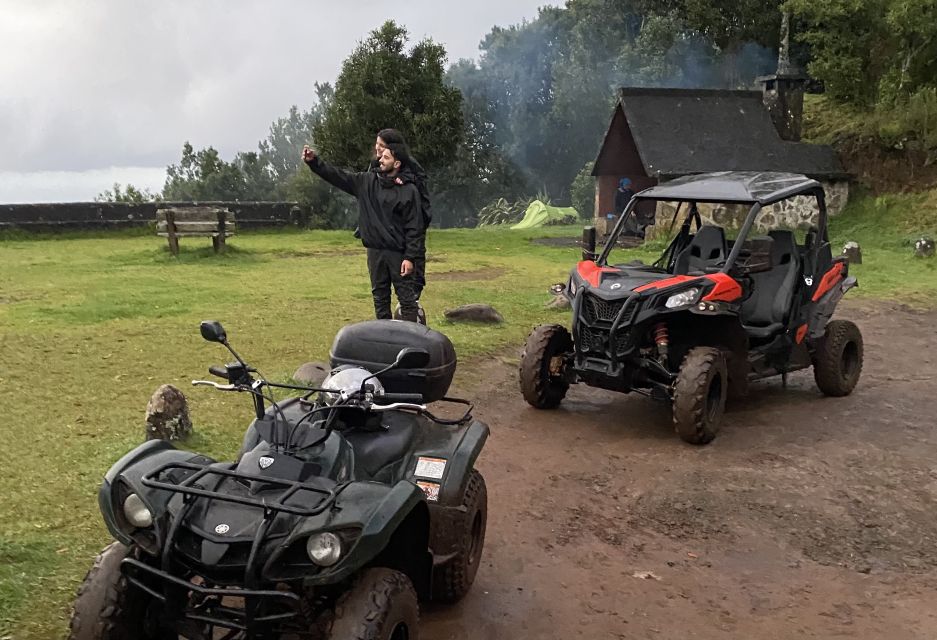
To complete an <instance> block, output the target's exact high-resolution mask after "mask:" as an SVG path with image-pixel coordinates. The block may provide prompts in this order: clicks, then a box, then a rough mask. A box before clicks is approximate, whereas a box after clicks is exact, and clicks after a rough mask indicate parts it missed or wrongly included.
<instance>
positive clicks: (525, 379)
mask: <svg viewBox="0 0 937 640" xmlns="http://www.w3.org/2000/svg"><path fill="white" fill-rule="evenodd" d="M572 349H573V338H572V336H570V335H569V331H567V330H566V327H564V326H562V325H558V324H542V325H540V326H538V327H537V328H536V329H534V330H533V331H531V332H530V335H529V336H527V344H525V345H524V353H523V354H521V366H520V384H521V393H522V394H523V395H524V400H526V401H527V403H528V404H530V405H531V406H532V407H536V408H537V409H555V408H556V407H558V406H559V404H560V402H562V401H563V398H564V397H565V396H566V391H567V390H569V380H567V379H566V357H567V354H568V353H569V352H570V351H572Z"/></svg>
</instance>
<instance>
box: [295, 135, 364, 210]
mask: <svg viewBox="0 0 937 640" xmlns="http://www.w3.org/2000/svg"><path fill="white" fill-rule="evenodd" d="M303 162H305V163H306V164H307V165H308V166H309V168H310V169H311V170H312V172H313V173H314V174H316V175H317V176H319V177H320V178H322V179H323V180H325V181H326V182H328V183H329V184H330V185H332V186H333V187H336V188H338V189H341V190H342V191H344V192H345V193H347V194H350V195H353V196H355V197H357V196H358V186H359V176H360V175H361V174H359V173H352V172H351V171H345V170H344V169H339V168H338V167H333V166H332V165H330V164H329V163H327V162H325V161H323V160H322V159H321V158H319V156H318V155H316V152H315V151H313V150H312V149H311V148H310V147H309V145H305V146H303Z"/></svg>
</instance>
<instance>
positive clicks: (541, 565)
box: [422, 303, 937, 640]
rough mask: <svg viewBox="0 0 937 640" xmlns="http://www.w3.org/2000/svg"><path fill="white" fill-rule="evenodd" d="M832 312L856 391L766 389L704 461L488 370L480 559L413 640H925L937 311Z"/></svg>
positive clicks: (663, 421) (936, 600)
mask: <svg viewBox="0 0 937 640" xmlns="http://www.w3.org/2000/svg"><path fill="white" fill-rule="evenodd" d="M839 316H840V317H847V318H851V319H854V320H855V321H856V322H857V323H858V324H859V325H860V328H861V329H862V331H863V333H864V337H865V345H866V358H865V367H864V372H863V377H862V380H861V381H860V383H859V386H858V388H857V389H856V391H855V393H854V394H853V395H852V396H850V397H847V398H842V399H833V398H824V397H822V396H821V395H820V393H819V392H818V391H817V389H816V387H815V385H814V382H813V376H812V372H803V373H798V374H794V375H792V376H791V379H790V381H789V386H788V389H786V390H784V389H782V388H781V383H780V380H777V381H769V382H766V383H760V384H758V385H756V387H755V389H754V390H753V393H752V394H751V396H750V397H749V399H747V400H745V401H742V402H739V403H735V404H733V405H731V406H730V407H729V410H728V414H727V416H726V419H725V422H724V425H723V428H722V431H721V433H720V435H719V437H718V438H717V439H716V440H715V441H714V442H713V443H712V444H710V445H708V446H706V447H701V448H697V447H691V446H689V445H686V444H684V443H682V442H681V441H680V440H679V439H678V438H677V436H676V435H675V434H674V433H673V430H672V427H671V426H670V417H669V411H668V410H667V409H666V408H665V407H663V406H660V405H657V404H655V403H653V402H651V401H650V400H646V399H644V398H642V397H639V396H633V395H632V396H623V395H617V394H612V393H606V392H602V391H597V390H592V389H587V388H584V387H574V388H573V389H572V390H571V391H570V393H569V395H568V397H567V400H566V401H565V402H564V404H563V405H562V407H561V408H560V409H559V410H556V411H536V410H534V409H531V408H529V407H527V405H526V404H524V403H523V401H522V399H521V398H520V395H519V393H518V391H517V383H516V377H515V372H516V368H515V366H514V365H512V364H510V363H508V362H496V363H492V364H490V365H487V370H486V371H485V382H483V383H481V384H480V386H478V387H476V388H475V389H474V391H473V392H472V396H473V397H474V398H475V399H476V400H477V407H478V410H477V414H478V416H479V417H480V418H481V419H483V420H485V421H487V422H488V423H489V424H490V425H491V431H492V435H491V439H490V440H489V443H488V446H487V449H486V451H485V452H484V453H483V454H482V458H481V460H480V462H479V467H480V469H481V470H482V471H483V473H484V474H485V477H486V479H487V481H488V490H489V501H490V502H489V504H490V516H489V523H488V536H487V542H486V547H485V553H484V558H483V564H482V566H481V569H480V571H479V574H478V578H477V580H476V582H475V586H474V587H473V590H472V592H471V593H470V594H469V596H468V597H467V598H466V599H465V601H464V602H462V603H461V604H460V605H457V606H456V607H453V608H433V609H429V610H426V611H424V614H423V618H424V624H423V625H422V627H423V634H424V637H425V638H429V639H431V640H447V639H449V638H453V639H455V638H460V639H461V638H470V639H479V640H481V639H485V640H499V639H505V640H506V639H512V640H518V639H523V638H545V639H549V638H563V639H565V638H681V639H683V638H720V639H723V638H746V639H749V638H757V639H758V640H769V639H774V638H778V639H781V638H784V639H788V638H834V637H852V638H887V639H888V640H902V639H905V638H937V548H935V543H937V504H935V498H937V434H935V427H937V424H935V416H937V354H935V351H934V345H935V344H937V312H933V311H930V312H915V311H910V310H907V309H901V308H898V307H896V306H894V305H888V304H872V303H860V304H847V305H844V307H843V309H842V310H841V312H840V314H839ZM636 576H645V577H636Z"/></svg>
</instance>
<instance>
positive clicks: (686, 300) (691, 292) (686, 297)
mask: <svg viewBox="0 0 937 640" xmlns="http://www.w3.org/2000/svg"><path fill="white" fill-rule="evenodd" d="M698 297H699V287H691V288H690V289H686V290H684V291H681V292H680V293H675V294H673V295H672V296H670V297H669V298H667V302H665V303H664V306H665V307H667V308H668V309H676V308H677V307H685V306H686V305H688V304H693V303H694V302H696V298H698Z"/></svg>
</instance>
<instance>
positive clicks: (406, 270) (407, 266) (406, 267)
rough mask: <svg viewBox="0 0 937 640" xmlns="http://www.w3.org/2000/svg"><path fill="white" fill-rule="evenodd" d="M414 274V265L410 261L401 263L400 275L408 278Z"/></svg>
mask: <svg viewBox="0 0 937 640" xmlns="http://www.w3.org/2000/svg"><path fill="white" fill-rule="evenodd" d="M411 273H413V263H412V262H410V261H409V260H404V261H403V262H401V263H400V275H402V276H408V275H410V274H411Z"/></svg>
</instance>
